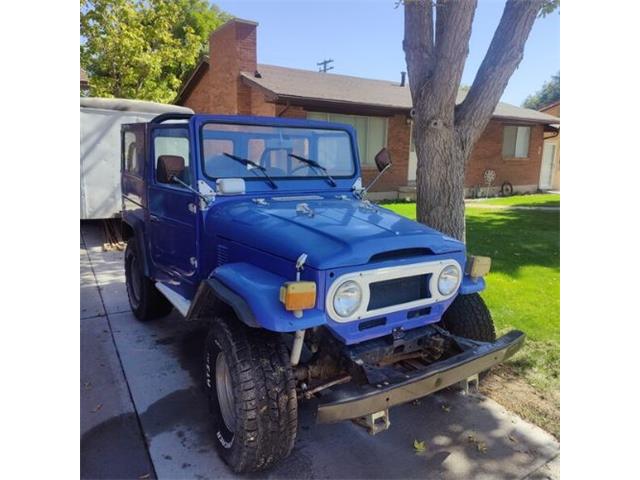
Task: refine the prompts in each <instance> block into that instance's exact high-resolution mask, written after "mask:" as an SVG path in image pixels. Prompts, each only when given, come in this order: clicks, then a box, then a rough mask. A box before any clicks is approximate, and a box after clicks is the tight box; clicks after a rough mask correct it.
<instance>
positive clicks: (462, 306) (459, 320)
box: [442, 293, 496, 342]
mask: <svg viewBox="0 0 640 480" xmlns="http://www.w3.org/2000/svg"><path fill="white" fill-rule="evenodd" d="M442 324H443V327H444V328H445V329H446V330H448V331H450V332H451V333H453V334H454V335H458V336H460V337H466V338H470V339H471V340H477V341H480V342H495V341H496V329H495V326H494V325H493V319H492V318H491V312H489V309H488V308H487V306H486V305H485V303H484V300H482V297H481V296H480V295H479V294H477V293H472V294H469V295H458V296H457V297H456V299H455V300H454V301H453V303H452V304H451V305H450V306H449V308H448V309H447V311H446V312H444V315H443V317H442Z"/></svg>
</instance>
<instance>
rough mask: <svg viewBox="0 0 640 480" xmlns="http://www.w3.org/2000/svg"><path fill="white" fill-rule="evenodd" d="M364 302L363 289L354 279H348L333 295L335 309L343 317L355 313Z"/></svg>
mask: <svg viewBox="0 0 640 480" xmlns="http://www.w3.org/2000/svg"><path fill="white" fill-rule="evenodd" d="M361 302H362V289H361V288H360V285H358V284H357V283H356V282H354V281H353V280H347V281H346V282H344V283H343V284H342V285H340V286H339V287H338V289H337V290H336V293H335V294H334V295H333V309H334V310H335V311H336V313H337V314H338V315H340V316H341V317H348V316H349V315H351V314H353V312H355V311H356V310H357V309H358V307H359V306H360V303H361Z"/></svg>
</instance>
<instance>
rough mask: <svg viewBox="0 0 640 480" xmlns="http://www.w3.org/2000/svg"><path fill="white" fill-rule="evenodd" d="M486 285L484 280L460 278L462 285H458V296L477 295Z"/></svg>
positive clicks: (466, 276)
mask: <svg viewBox="0 0 640 480" xmlns="http://www.w3.org/2000/svg"><path fill="white" fill-rule="evenodd" d="M485 287H486V283H485V281H484V278H475V279H472V278H471V277H470V276H469V275H465V276H464V277H462V284H461V285H460V290H459V291H458V294H459V295H469V294H471V293H478V292H481V291H483V290H484V289H485Z"/></svg>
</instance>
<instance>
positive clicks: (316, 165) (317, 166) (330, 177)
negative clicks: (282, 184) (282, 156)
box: [288, 153, 338, 187]
mask: <svg viewBox="0 0 640 480" xmlns="http://www.w3.org/2000/svg"><path fill="white" fill-rule="evenodd" d="M288 155H289V156H290V157H293V158H295V159H296V160H300V161H301V162H304V163H306V164H307V165H310V166H312V167H314V168H317V169H319V170H322V171H323V172H324V174H325V175H326V179H327V181H328V182H329V185H331V186H332V187H335V186H337V185H338V184H337V183H336V181H335V180H334V179H333V177H332V176H331V175H329V171H328V170H327V169H326V168H324V167H323V166H322V165H320V164H319V163H318V162H316V161H315V160H310V159H308V158H304V157H301V156H300V155H296V154H295V153H289V154H288Z"/></svg>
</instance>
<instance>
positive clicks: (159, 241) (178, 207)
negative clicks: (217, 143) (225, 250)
mask: <svg viewBox="0 0 640 480" xmlns="http://www.w3.org/2000/svg"><path fill="white" fill-rule="evenodd" d="M150 149H151V155H152V158H153V167H154V169H153V178H152V179H151V180H150V182H149V185H150V186H149V197H148V204H149V223H148V225H149V233H150V235H149V243H150V248H151V257H152V260H153V263H154V266H155V267H156V271H157V272H158V274H157V275H156V277H157V278H158V280H160V281H163V280H164V281H167V280H171V282H172V284H174V285H175V284H176V283H175V282H178V284H179V285H183V286H184V287H185V288H188V287H189V284H191V283H192V282H191V277H192V276H193V274H194V273H195V271H196V266H197V263H196V255H197V254H196V252H197V247H196V239H197V234H196V226H197V222H196V220H197V216H196V211H197V210H196V208H195V205H196V204H197V203H196V202H197V200H196V196H195V194H194V193H193V192H191V191H189V190H188V189H187V188H185V187H184V186H182V185H180V184H178V183H177V182H167V183H165V182H163V181H161V178H160V176H159V175H158V159H159V158H160V157H162V156H163V155H171V156H174V157H176V156H177V157H182V158H183V159H184V164H185V169H184V173H182V174H181V175H180V176H179V177H180V178H181V179H182V180H183V181H184V182H185V183H187V184H190V185H192V184H193V179H194V173H193V172H194V169H193V165H191V162H190V151H189V132H188V128H187V126H186V125H184V126H183V125H176V124H168V125H157V126H154V127H153V128H152V130H151V140H150ZM192 186H193V185H192ZM185 283H186V284H185ZM179 289H180V290H182V289H181V288H179Z"/></svg>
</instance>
